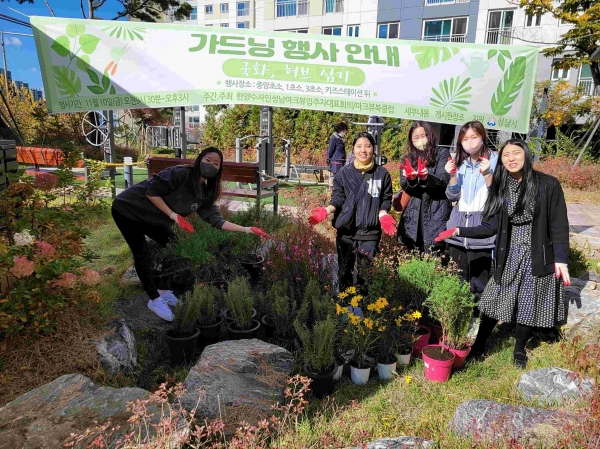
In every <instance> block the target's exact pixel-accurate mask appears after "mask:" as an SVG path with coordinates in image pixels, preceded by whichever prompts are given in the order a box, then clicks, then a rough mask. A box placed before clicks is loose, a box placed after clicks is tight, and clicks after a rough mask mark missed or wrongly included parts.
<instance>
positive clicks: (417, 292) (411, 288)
mask: <svg viewBox="0 0 600 449" xmlns="http://www.w3.org/2000/svg"><path fill="white" fill-rule="evenodd" d="M438 271H439V261H438V259H436V258H435V257H432V256H423V258H421V257H418V256H413V257H411V258H410V259H409V260H408V261H406V262H403V263H401V264H400V265H399V266H398V284H399V287H400V291H401V293H400V294H401V295H402V296H403V297H404V298H406V299H405V306H406V307H407V308H414V309H420V308H421V307H422V305H423V302H424V301H425V300H426V299H427V297H428V296H429V293H430V292H431V290H432V288H433V285H434V282H435V278H436V275H437V273H438Z"/></svg>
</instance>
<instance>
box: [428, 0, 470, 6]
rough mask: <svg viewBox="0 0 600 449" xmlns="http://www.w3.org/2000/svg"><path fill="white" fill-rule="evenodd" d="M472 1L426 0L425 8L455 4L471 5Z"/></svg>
mask: <svg viewBox="0 0 600 449" xmlns="http://www.w3.org/2000/svg"><path fill="white" fill-rule="evenodd" d="M470 1H471V0H425V6H439V5H452V4H454V3H469V2H470Z"/></svg>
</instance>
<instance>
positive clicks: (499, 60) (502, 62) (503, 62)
mask: <svg viewBox="0 0 600 449" xmlns="http://www.w3.org/2000/svg"><path fill="white" fill-rule="evenodd" d="M498 65H499V66H500V68H501V69H502V71H504V68H505V67H506V62H505V61H504V56H502V55H498Z"/></svg>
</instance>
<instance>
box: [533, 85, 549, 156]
mask: <svg viewBox="0 0 600 449" xmlns="http://www.w3.org/2000/svg"><path fill="white" fill-rule="evenodd" d="M547 101H548V88H547V87H545V88H544V94H543V95H542V104H541V105H540V114H541V117H540V121H539V123H538V129H537V138H538V140H537V142H536V143H535V154H536V156H537V157H539V155H540V151H541V147H542V137H543V136H544V127H545V126H546V123H545V122H544V112H546V103H547Z"/></svg>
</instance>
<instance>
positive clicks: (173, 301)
mask: <svg viewBox="0 0 600 449" xmlns="http://www.w3.org/2000/svg"><path fill="white" fill-rule="evenodd" d="M158 293H159V294H160V297H161V298H162V299H164V300H165V301H167V304H169V305H170V306H176V305H177V303H178V302H179V300H178V299H177V297H176V296H175V295H174V294H173V290H159V291H158Z"/></svg>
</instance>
